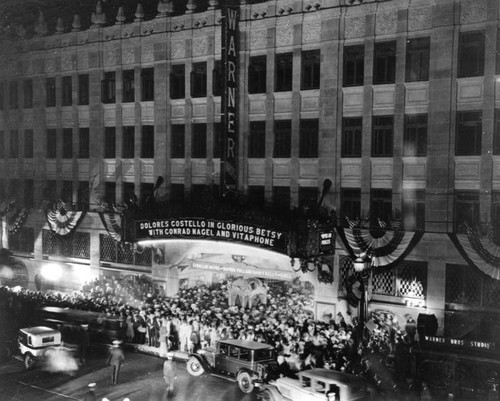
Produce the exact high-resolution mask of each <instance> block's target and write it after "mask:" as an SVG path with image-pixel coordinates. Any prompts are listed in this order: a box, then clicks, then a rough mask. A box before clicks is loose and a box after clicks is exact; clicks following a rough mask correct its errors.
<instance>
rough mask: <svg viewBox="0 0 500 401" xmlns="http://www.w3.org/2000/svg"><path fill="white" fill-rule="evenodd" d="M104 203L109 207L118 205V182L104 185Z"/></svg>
mask: <svg viewBox="0 0 500 401" xmlns="http://www.w3.org/2000/svg"><path fill="white" fill-rule="evenodd" d="M104 201H105V202H106V203H108V204H109V205H114V204H115V203H116V182H108V181H106V182H105V183H104Z"/></svg>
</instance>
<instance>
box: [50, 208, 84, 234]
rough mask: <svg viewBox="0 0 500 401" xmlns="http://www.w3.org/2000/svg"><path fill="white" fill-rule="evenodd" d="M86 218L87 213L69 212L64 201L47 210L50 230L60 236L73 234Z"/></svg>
mask: <svg viewBox="0 0 500 401" xmlns="http://www.w3.org/2000/svg"><path fill="white" fill-rule="evenodd" d="M84 216H85V212H81V211H74V210H68V209H67V208H66V206H65V205H64V202H63V201H56V202H54V203H53V204H52V207H49V208H48V209H46V210H45V217H46V219H47V223H48V224H49V227H50V229H51V230H52V231H54V232H55V233H56V234H59V235H68V234H71V233H72V232H73V230H74V229H75V228H76V227H77V226H78V224H79V223H80V222H81V220H82V219H83V217H84Z"/></svg>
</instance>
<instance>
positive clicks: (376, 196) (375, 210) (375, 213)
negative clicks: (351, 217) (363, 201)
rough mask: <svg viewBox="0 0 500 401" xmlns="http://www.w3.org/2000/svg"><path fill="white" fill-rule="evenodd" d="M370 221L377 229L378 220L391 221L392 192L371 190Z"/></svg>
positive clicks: (389, 190) (388, 190)
mask: <svg viewBox="0 0 500 401" xmlns="http://www.w3.org/2000/svg"><path fill="white" fill-rule="evenodd" d="M370 203H371V210H370V221H371V223H372V225H374V226H377V227H378V219H381V220H383V221H390V220H392V190H391V189H372V192H371V202H370Z"/></svg>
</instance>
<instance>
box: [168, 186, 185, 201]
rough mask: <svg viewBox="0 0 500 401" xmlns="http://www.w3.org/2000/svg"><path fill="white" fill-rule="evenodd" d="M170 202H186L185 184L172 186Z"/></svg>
mask: <svg viewBox="0 0 500 401" xmlns="http://www.w3.org/2000/svg"><path fill="white" fill-rule="evenodd" d="M170 200H172V201H180V202H182V201H183V200H184V184H171V185H170Z"/></svg>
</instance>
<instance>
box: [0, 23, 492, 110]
mask: <svg viewBox="0 0 500 401" xmlns="http://www.w3.org/2000/svg"><path fill="white" fill-rule="evenodd" d="M396 46H397V44H396V41H395V40H393V41H387V42H376V43H375V44H374V54H373V84H390V83H394V82H395V80H396V52H397V48H396ZM320 56H321V54H320V50H308V51H302V54H301V75H300V88H301V90H309V89H318V88H319V87H320V64H321V57H320ZM484 56H485V35H484V33H483V32H462V33H460V36H459V52H458V63H457V76H458V77H459V78H463V77H474V76H481V75H484ZM497 58H498V59H499V60H497V61H498V62H497V73H500V56H499V55H497ZM343 59H344V68H343V69H344V75H343V85H344V86H361V85H363V84H364V79H365V71H364V68H365V46H364V45H350V46H344V58H343ZM429 59H430V38H429V37H423V38H414V39H408V40H407V46H406V71H405V79H406V82H414V81H427V80H428V79H429ZM267 68H268V65H267V57H266V56H255V57H251V58H250V63H249V67H248V92H249V93H266V91H267ZM274 71H275V79H274V91H275V92H283V91H291V90H292V84H293V81H294V79H293V53H291V52H290V53H280V54H276V56H275V68H274ZM212 74H213V75H212V76H213V80H212V94H213V95H215V96H220V95H221V90H222V66H221V62H220V60H218V61H215V63H214V70H213V72H212ZM140 77H141V94H140V100H141V101H151V100H154V69H153V68H143V69H142V70H141V72H140ZM190 79H191V97H206V96H207V63H206V62H199V63H193V65H192V71H191V77H190ZM122 80H123V85H122V87H123V92H122V99H119V101H121V102H134V101H135V97H136V94H135V88H136V85H135V80H136V71H135V70H124V71H123V74H122ZM101 84H102V88H101V94H102V102H103V103H115V102H116V101H117V98H116V73H115V72H114V71H108V72H105V73H104V79H103V81H102V83H101ZM17 86H18V82H17V81H12V82H9V84H8V90H9V107H10V108H11V109H17V108H18V103H19V101H18V87H17ZM3 90H4V85H3V84H0V109H3V108H4V104H3V103H4V96H3ZM22 90H23V95H24V96H23V107H24V108H31V107H33V82H32V80H31V79H26V80H24V81H23V82H22ZM45 90H46V107H54V106H56V80H55V78H47V79H46V81H45ZM77 91H78V92H77V99H78V104H79V105H86V104H88V103H89V76H88V75H79V76H78V85H77ZM170 97H171V98H172V99H183V98H184V97H185V65H184V64H174V65H172V69H171V73H170ZM72 104H73V83H72V77H71V76H65V77H62V79H61V105H62V106H71V105H72Z"/></svg>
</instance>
